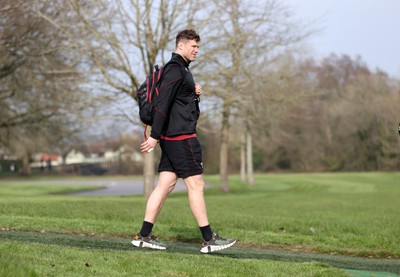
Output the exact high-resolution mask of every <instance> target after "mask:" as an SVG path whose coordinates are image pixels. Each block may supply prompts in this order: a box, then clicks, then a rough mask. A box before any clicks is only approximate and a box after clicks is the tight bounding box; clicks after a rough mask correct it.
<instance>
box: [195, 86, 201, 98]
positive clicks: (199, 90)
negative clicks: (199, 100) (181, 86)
mask: <svg viewBox="0 0 400 277" xmlns="http://www.w3.org/2000/svg"><path fill="white" fill-rule="evenodd" d="M194 93H195V94H196V96H197V97H199V96H200V95H201V94H202V93H203V91H202V90H201V86H200V84H199V83H196V85H195V86H194Z"/></svg>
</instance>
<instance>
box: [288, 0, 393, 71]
mask: <svg viewBox="0 0 400 277" xmlns="http://www.w3.org/2000/svg"><path fill="white" fill-rule="evenodd" d="M281 1H282V2H283V3H285V4H287V5H288V6H290V7H291V8H292V9H293V11H294V12H295V14H296V16H297V17H299V18H300V19H304V20H312V19H316V20H317V21H318V24H317V26H318V27H321V28H322V29H323V30H322V33H321V34H319V35H317V36H316V37H314V38H312V39H310V40H309V44H310V45H311V47H312V49H313V50H314V51H315V52H316V54H318V56H319V57H325V56H327V55H329V54H330V53H336V54H338V55H341V54H348V55H349V56H351V57H352V58H354V57H356V56H357V55H360V56H361V57H362V60H363V61H364V62H366V63H367V65H368V66H369V67H370V69H372V70H375V69H376V68H377V67H378V68H380V69H381V70H383V71H385V72H387V73H388V74H389V75H391V76H393V77H396V78H399V77H400V0H281Z"/></svg>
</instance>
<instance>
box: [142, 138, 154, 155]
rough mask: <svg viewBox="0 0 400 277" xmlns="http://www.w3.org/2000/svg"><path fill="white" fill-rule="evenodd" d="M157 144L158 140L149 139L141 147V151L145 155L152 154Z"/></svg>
mask: <svg viewBox="0 0 400 277" xmlns="http://www.w3.org/2000/svg"><path fill="white" fill-rule="evenodd" d="M157 143H158V140H156V139H153V138H152V137H149V138H148V139H147V140H146V141H145V142H143V143H142V144H141V145H140V151H141V152H142V153H145V154H147V153H150V152H151V151H153V150H154V147H156V145H157Z"/></svg>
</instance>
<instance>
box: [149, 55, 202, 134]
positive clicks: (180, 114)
mask: <svg viewBox="0 0 400 277" xmlns="http://www.w3.org/2000/svg"><path fill="white" fill-rule="evenodd" d="M199 115H200V109H199V103H198V99H197V97H196V95H195V82H194V80H193V76H192V73H191V72H190V70H189V63H187V62H186V61H185V60H184V59H183V57H182V56H181V55H179V54H176V53H172V58H171V61H170V62H169V63H168V64H167V65H166V67H165V68H164V72H163V77H162V80H161V83H160V86H159V94H158V97H157V98H156V103H155V109H154V114H153V125H152V130H151V134H150V136H151V137H152V138H154V139H158V140H159V139H160V136H161V135H164V136H168V137H172V136H177V135H185V134H193V133H196V125H197V120H198V118H199Z"/></svg>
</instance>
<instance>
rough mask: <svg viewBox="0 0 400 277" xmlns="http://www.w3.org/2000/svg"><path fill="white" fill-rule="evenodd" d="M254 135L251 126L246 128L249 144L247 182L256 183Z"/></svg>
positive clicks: (247, 143) (247, 142)
mask: <svg viewBox="0 0 400 277" xmlns="http://www.w3.org/2000/svg"><path fill="white" fill-rule="evenodd" d="M252 140H253V137H252V135H251V132H250V127H249V126H247V128H246V146H247V151H246V152H247V183H248V184H249V185H254V172H253V141H252Z"/></svg>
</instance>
